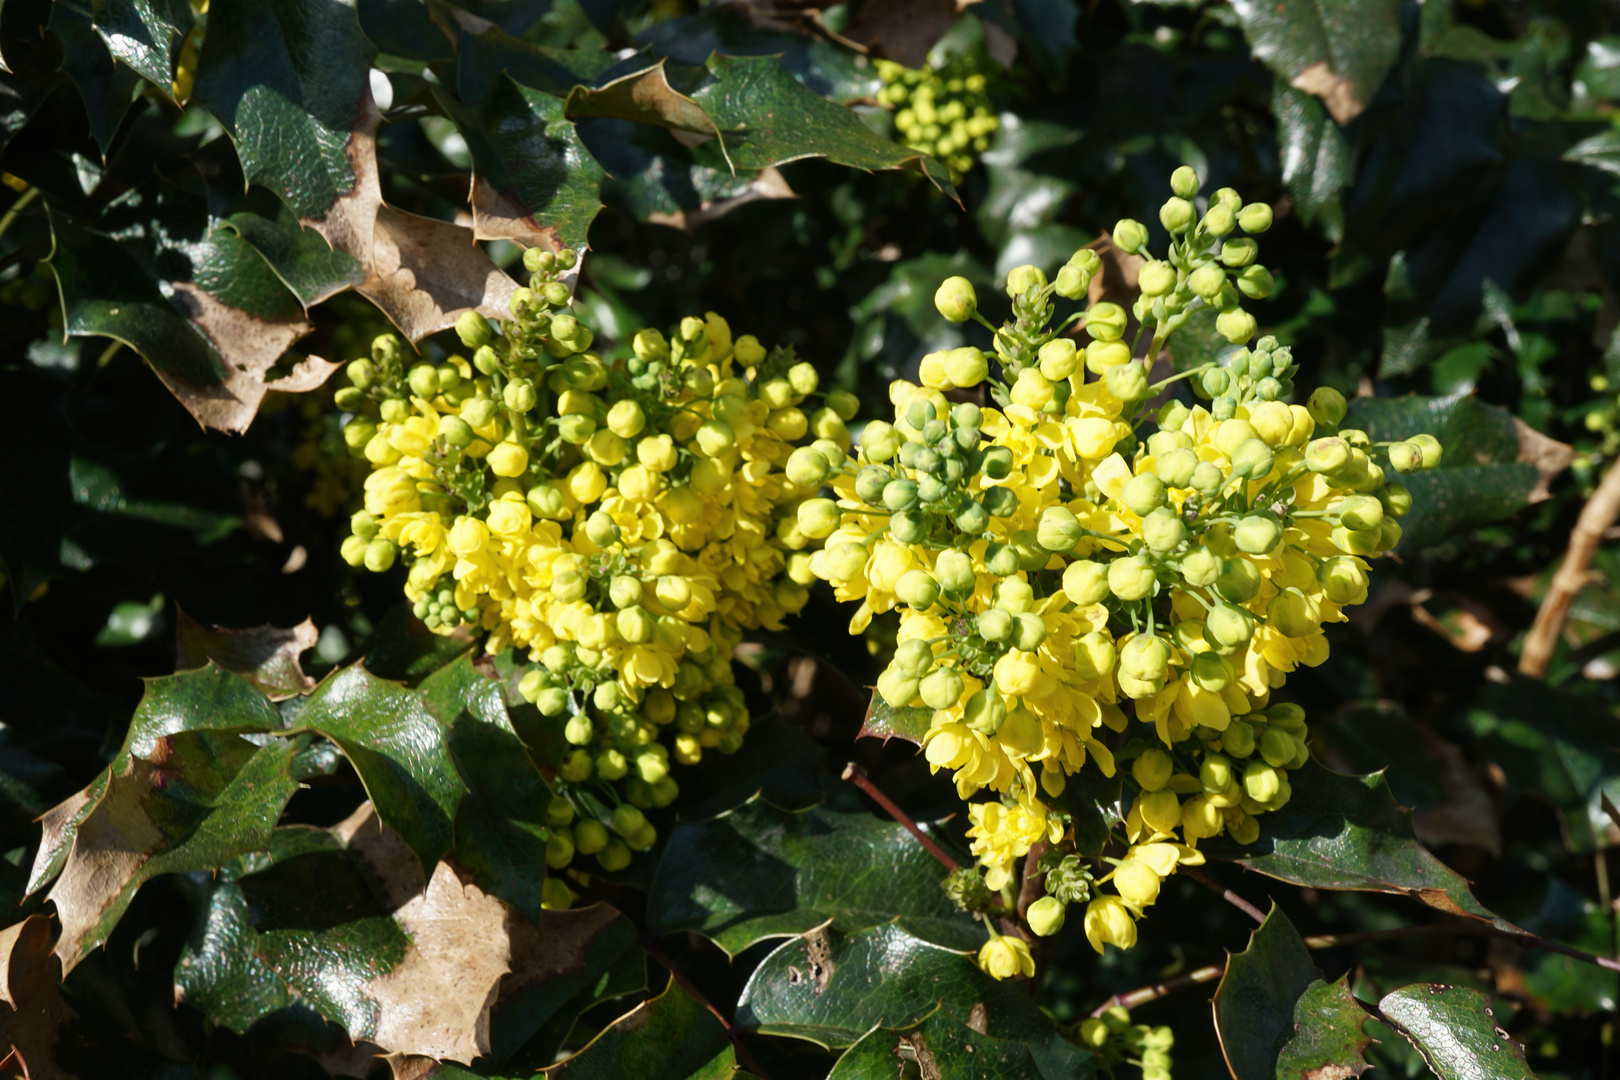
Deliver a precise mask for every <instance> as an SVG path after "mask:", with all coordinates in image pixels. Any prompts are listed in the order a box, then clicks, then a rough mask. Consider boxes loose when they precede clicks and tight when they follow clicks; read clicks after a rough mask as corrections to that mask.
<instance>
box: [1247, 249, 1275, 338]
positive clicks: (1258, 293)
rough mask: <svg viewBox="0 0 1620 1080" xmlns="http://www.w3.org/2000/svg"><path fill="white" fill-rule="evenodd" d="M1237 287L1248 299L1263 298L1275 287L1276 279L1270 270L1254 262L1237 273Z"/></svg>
mask: <svg viewBox="0 0 1620 1080" xmlns="http://www.w3.org/2000/svg"><path fill="white" fill-rule="evenodd" d="M1237 287H1238V292H1240V293H1242V294H1243V295H1244V296H1247V297H1248V298H1249V299H1250V300H1264V299H1265V298H1266V297H1268V296H1270V295H1271V290H1272V289H1273V288H1275V287H1276V281H1275V280H1273V278H1272V276H1271V271H1270V270H1267V269H1266V268H1265V267H1263V266H1261V265H1260V264H1259V263H1256V264H1255V265H1253V266H1250V267H1248V268H1247V269H1245V270H1244V271H1243V273H1241V274H1239V275H1238V279H1237ZM1245 340H1247V339H1245Z"/></svg>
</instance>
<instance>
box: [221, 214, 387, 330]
mask: <svg viewBox="0 0 1620 1080" xmlns="http://www.w3.org/2000/svg"><path fill="white" fill-rule="evenodd" d="M220 217H221V221H222V224H224V225H225V226H226V227H228V228H229V229H231V230H232V231H233V232H235V233H236V234H237V235H238V236H240V237H241V238H242V239H243V240H245V241H246V242H247V243H248V245H249V246H251V247H252V248H253V250H254V251H256V252H258V253H259V257H260V258H262V259H263V260H264V261H265V262H266V263H267V264H269V266H270V269H271V270H272V271H273V272H274V273H275V275H276V277H278V278H280V279H281V282H282V284H284V285H285V286H287V288H288V289H289V290H291V292H292V294H293V295H294V296H295V297H297V298H298V302H299V303H300V304H302V305H303V306H304V307H305V308H306V309H308V308H310V307H312V306H314V305H315V304H318V303H320V302H321V301H322V300H325V299H327V298H329V297H331V296H334V295H336V294H337V293H340V292H342V291H343V290H345V289H349V288H353V287H354V286H356V285H359V284H360V283H361V281H363V280H364V278H365V274H364V273H363V272H362V271H361V268H360V264H359V263H358V262H356V261H355V260H354V259H353V258H352V257H350V256H349V255H347V254H345V253H343V252H341V251H338V250H336V249H334V248H333V247H332V246H331V245H330V244H328V243H327V242H326V240H325V239H324V238H323V237H322V236H321V234H320V233H318V232H316V231H315V230H313V229H306V228H304V227H303V226H302V225H300V224H299V223H298V219H297V217H295V216H294V215H293V212H292V211H291V210H290V209H288V207H287V204H286V203H283V202H282V201H281V200H280V199H277V198H276V197H275V196H274V195H272V194H270V193H269V192H268V191H265V190H264V189H263V188H258V187H254V188H250V189H248V191H247V193H246V194H245V195H239V196H238V198H236V199H233V200H231V202H230V203H229V204H228V205H227V206H226V207H224V208H223V212H222V213H221V214H220Z"/></svg>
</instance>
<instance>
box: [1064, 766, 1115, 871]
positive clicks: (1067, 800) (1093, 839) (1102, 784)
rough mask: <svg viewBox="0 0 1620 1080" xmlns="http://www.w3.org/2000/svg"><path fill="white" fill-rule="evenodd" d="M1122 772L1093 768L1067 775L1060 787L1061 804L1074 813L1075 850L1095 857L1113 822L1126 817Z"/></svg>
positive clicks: (1104, 845)
mask: <svg viewBox="0 0 1620 1080" xmlns="http://www.w3.org/2000/svg"><path fill="white" fill-rule="evenodd" d="M1123 790H1124V776H1123V773H1122V772H1121V773H1116V774H1115V775H1114V776H1111V777H1105V776H1099V775H1098V774H1097V773H1096V772H1094V771H1092V770H1086V771H1083V772H1079V773H1076V774H1075V775H1073V776H1071V777H1069V780H1068V783H1066V784H1065V785H1064V787H1063V797H1062V805H1063V808H1064V809H1065V810H1067V811H1069V813H1070V814H1071V815H1073V821H1072V828H1073V836H1074V846H1075V851H1076V852H1078V853H1079V854H1081V855H1085V856H1089V857H1096V856H1099V855H1101V854H1102V850H1103V848H1105V847H1107V846H1108V841H1109V840H1110V839H1111V838H1112V833H1113V829H1114V826H1116V825H1119V824H1120V823H1122V822H1123V821H1124V820H1125V804H1124V802H1123V800H1122V798H1121V794H1122V792H1123Z"/></svg>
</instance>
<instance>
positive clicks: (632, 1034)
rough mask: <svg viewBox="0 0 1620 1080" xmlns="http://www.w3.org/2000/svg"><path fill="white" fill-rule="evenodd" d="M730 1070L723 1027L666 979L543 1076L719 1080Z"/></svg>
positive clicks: (729, 1051) (732, 1064) (582, 1079)
mask: <svg viewBox="0 0 1620 1080" xmlns="http://www.w3.org/2000/svg"><path fill="white" fill-rule="evenodd" d="M736 1070H737V1064H736V1059H735V1058H734V1057H733V1054H732V1049H731V1043H730V1040H729V1039H728V1038H727V1036H726V1029H725V1028H724V1027H722V1026H721V1024H720V1021H719V1020H717V1019H715V1017H714V1015H713V1014H712V1013H710V1012H709V1010H708V1009H706V1008H704V1007H703V1005H702V1004H701V1003H700V1002H699V1001H698V1000H697V999H696V998H694V997H692V995H690V994H688V993H687V992H686V991H685V990H683V989H682V988H681V987H680V986H679V985H678V984H677V983H676V982H675V980H674V979H673V978H672V979H670V981H669V985H668V986H667V987H665V989H664V992H663V993H662V994H659V995H658V996H657V997H655V998H653V999H651V1000H650V1001H644V1002H642V1003H641V1004H640V1005H637V1006H636V1007H635V1008H634V1009H632V1010H630V1012H628V1013H626V1014H625V1015H624V1016H621V1017H620V1018H619V1019H617V1020H615V1021H614V1022H613V1023H612V1024H611V1025H609V1026H608V1028H607V1029H606V1030H605V1031H603V1032H602V1033H601V1034H600V1035H598V1036H597V1037H596V1038H595V1039H593V1040H591V1042H590V1044H589V1045H588V1046H586V1047H585V1049H583V1050H581V1051H580V1052H579V1053H577V1054H575V1055H574V1056H573V1057H571V1058H569V1059H568V1060H566V1061H563V1062H560V1063H559V1064H556V1065H553V1066H551V1067H550V1068H549V1069H547V1070H546V1071H545V1075H546V1076H547V1077H567V1080H593V1078H597V1077H599V1078H601V1080H724V1078H726V1077H730V1076H734V1075H735V1074H736Z"/></svg>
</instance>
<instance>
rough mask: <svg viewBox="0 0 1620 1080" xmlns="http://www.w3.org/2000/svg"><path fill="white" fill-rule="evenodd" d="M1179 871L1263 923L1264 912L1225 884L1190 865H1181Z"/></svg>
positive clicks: (1264, 918)
mask: <svg viewBox="0 0 1620 1080" xmlns="http://www.w3.org/2000/svg"><path fill="white" fill-rule="evenodd" d="M1181 872H1182V873H1183V874H1186V875H1187V876H1188V877H1190V878H1192V879H1193V880H1194V881H1196V882H1198V884H1200V885H1202V886H1203V887H1204V888H1206V889H1208V890H1209V891H1210V892H1212V893H1216V894H1218V895H1219V896H1220V898H1221V899H1222V900H1225V901H1226V902H1227V903H1228V904H1231V905H1232V906H1233V907H1235V908H1237V909H1238V910H1239V911H1241V912H1243V914H1245V915H1247V916H1248V917H1249V918H1251V919H1253V920H1254V921H1255V922H1257V923H1263V922H1265V921H1266V913H1265V912H1263V911H1261V910H1260V909H1259V908H1257V907H1255V906H1254V905H1253V904H1251V903H1249V902H1248V901H1247V900H1245V899H1243V897H1241V896H1239V895H1238V894H1237V893H1235V892H1233V891H1232V890H1231V889H1228V888H1227V887H1226V886H1224V885H1222V884H1221V883H1220V882H1218V881H1216V880H1215V879H1214V878H1212V877H1210V876H1209V875H1208V874H1206V873H1204V872H1203V871H1202V870H1195V869H1193V868H1192V867H1190V866H1183V867H1181Z"/></svg>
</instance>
